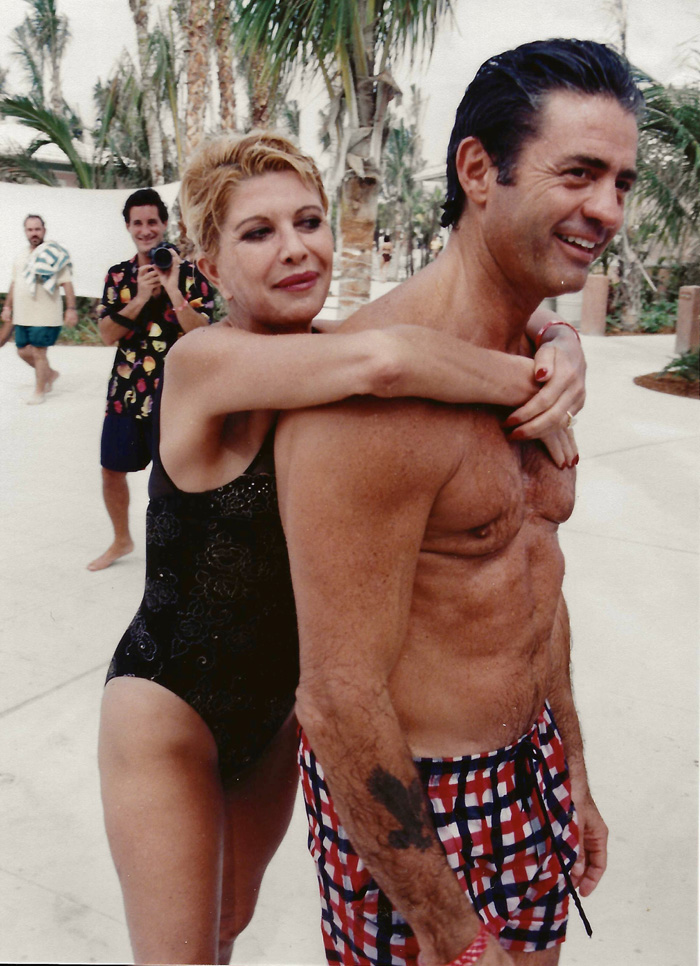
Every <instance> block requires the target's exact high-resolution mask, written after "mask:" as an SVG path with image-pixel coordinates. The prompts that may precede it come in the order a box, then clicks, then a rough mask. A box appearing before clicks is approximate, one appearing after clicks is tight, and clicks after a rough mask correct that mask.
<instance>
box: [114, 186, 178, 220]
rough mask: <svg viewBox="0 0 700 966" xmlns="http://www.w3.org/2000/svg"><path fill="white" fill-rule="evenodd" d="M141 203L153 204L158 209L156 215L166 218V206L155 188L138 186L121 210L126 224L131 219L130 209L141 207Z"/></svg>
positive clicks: (161, 218)
mask: <svg viewBox="0 0 700 966" xmlns="http://www.w3.org/2000/svg"><path fill="white" fill-rule="evenodd" d="M143 205H154V206H155V207H156V208H157V209H158V217H159V218H160V220H161V221H167V220H168V207H167V205H166V204H165V202H164V201H163V199H162V198H161V196H160V195H159V194H158V192H157V191H156V190H155V188H139V189H138V191H134V193H133V194H130V195H129V197H128V198H127V199H126V204H125V205H124V210H123V211H122V214H123V215H124V221H125V222H126V223H127V225H128V224H129V221H130V220H131V209H132V208H141V207H142V206H143Z"/></svg>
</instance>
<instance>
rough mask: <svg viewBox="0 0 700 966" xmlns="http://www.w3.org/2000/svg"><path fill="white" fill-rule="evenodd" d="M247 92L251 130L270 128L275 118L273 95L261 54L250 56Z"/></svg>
mask: <svg viewBox="0 0 700 966" xmlns="http://www.w3.org/2000/svg"><path fill="white" fill-rule="evenodd" d="M248 91H249V99H250V126H251V128H268V127H270V125H271V123H272V121H273V118H274V116H275V94H276V91H274V90H273V89H272V85H271V83H270V77H269V73H268V70H267V65H266V63H265V58H264V56H263V55H262V54H252V55H251V57H250V60H249V61H248Z"/></svg>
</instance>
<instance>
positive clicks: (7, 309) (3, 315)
mask: <svg viewBox="0 0 700 966" xmlns="http://www.w3.org/2000/svg"><path fill="white" fill-rule="evenodd" d="M0 319H1V320H2V321H3V322H11V321H12V308H11V306H9V305H8V304H7V302H6V303H5V304H4V305H3V307H2V312H0Z"/></svg>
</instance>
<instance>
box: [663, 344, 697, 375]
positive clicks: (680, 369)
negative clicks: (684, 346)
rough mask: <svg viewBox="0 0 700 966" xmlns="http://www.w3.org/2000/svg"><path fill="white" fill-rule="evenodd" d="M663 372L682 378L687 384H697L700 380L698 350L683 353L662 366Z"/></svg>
mask: <svg viewBox="0 0 700 966" xmlns="http://www.w3.org/2000/svg"><path fill="white" fill-rule="evenodd" d="M663 371H664V372H670V373H672V374H673V375H674V376H682V378H683V379H687V380H688V382H697V381H698V380H700V350H698V349H694V350H693V351H692V352H684V353H683V355H680V356H677V357H676V358H675V359H672V360H671V361H670V362H669V363H668V365H666V366H664V370H663Z"/></svg>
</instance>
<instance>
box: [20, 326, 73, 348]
mask: <svg viewBox="0 0 700 966" xmlns="http://www.w3.org/2000/svg"><path fill="white" fill-rule="evenodd" d="M61 329H62V326H60V325H16V326H15V345H16V347H17V348H18V349H24V347H25V346H28V345H33V346H35V347H36V348H37V349H48V348H49V346H52V345H55V344H56V339H58V337H59V335H60V332H61Z"/></svg>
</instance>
